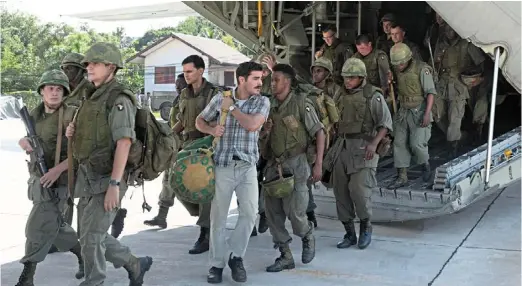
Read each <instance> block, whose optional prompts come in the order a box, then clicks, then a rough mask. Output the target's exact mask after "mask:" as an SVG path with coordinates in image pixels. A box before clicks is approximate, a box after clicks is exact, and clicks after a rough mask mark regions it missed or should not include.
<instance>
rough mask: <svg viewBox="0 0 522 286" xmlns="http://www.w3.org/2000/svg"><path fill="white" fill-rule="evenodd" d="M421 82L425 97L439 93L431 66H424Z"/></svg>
mask: <svg viewBox="0 0 522 286" xmlns="http://www.w3.org/2000/svg"><path fill="white" fill-rule="evenodd" d="M420 82H421V86H422V91H423V93H424V97H428V94H433V95H434V96H435V95H437V90H436V89H435V82H434V81H433V73H432V72H431V69H430V68H429V67H427V66H426V67H424V68H422V70H421V74H420Z"/></svg>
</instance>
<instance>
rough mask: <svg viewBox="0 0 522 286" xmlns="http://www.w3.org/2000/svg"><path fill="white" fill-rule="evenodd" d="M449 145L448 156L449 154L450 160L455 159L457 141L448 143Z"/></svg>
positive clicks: (457, 148)
mask: <svg viewBox="0 0 522 286" xmlns="http://www.w3.org/2000/svg"><path fill="white" fill-rule="evenodd" d="M449 145H450V150H451V151H450V154H451V157H452V158H457V156H458V154H459V153H458V151H459V141H458V140H457V141H450V142H449Z"/></svg>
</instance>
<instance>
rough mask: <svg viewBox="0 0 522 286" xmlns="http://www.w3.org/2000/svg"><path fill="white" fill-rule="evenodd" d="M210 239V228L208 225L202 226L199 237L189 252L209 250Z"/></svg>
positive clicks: (196, 252)
mask: <svg viewBox="0 0 522 286" xmlns="http://www.w3.org/2000/svg"><path fill="white" fill-rule="evenodd" d="M209 239H210V229H208V228H206V227H201V228H200V231H199V238H198V240H197V241H196V243H194V247H192V248H191V249H190V250H189V254H200V253H203V252H207V251H208V249H209V247H210V245H209Z"/></svg>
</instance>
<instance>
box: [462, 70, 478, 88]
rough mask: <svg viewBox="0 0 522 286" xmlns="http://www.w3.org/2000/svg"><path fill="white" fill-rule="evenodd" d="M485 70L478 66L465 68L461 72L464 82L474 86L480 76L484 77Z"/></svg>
mask: <svg viewBox="0 0 522 286" xmlns="http://www.w3.org/2000/svg"><path fill="white" fill-rule="evenodd" d="M482 74H483V71H482V69H480V68H478V67H471V68H467V69H465V70H463V71H462V72H461V73H460V79H461V80H462V82H463V83H464V84H465V85H467V86H468V87H470V88H471V87H473V85H474V84H476V83H477V82H478V81H479V80H480V78H481V77H482Z"/></svg>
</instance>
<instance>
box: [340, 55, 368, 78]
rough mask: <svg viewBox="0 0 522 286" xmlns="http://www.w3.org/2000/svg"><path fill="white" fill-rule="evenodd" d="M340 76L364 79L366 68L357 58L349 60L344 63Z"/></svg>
mask: <svg viewBox="0 0 522 286" xmlns="http://www.w3.org/2000/svg"><path fill="white" fill-rule="evenodd" d="M341 76H343V77H348V76H361V77H366V66H365V65H364V62H363V61H362V60H360V59H357V58H349V59H348V60H346V62H344V65H343V69H342V70H341Z"/></svg>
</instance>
